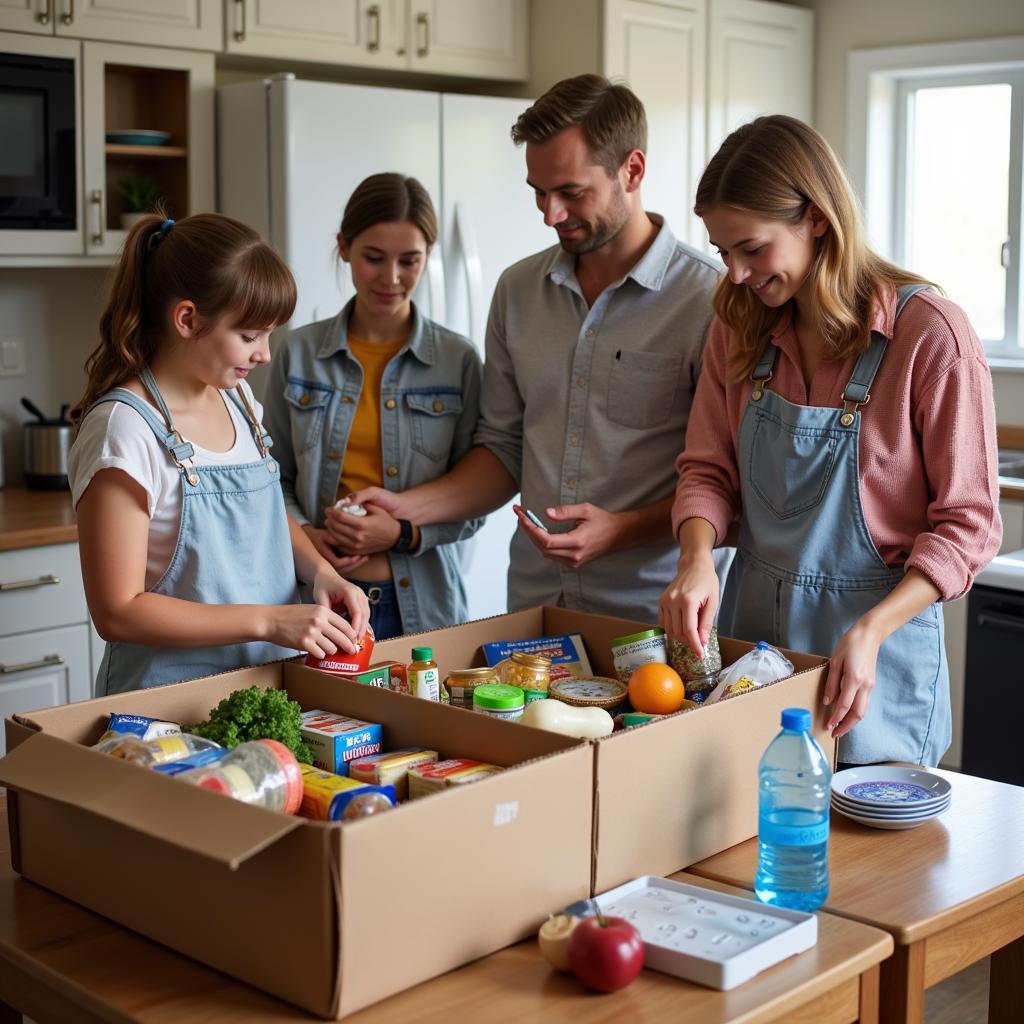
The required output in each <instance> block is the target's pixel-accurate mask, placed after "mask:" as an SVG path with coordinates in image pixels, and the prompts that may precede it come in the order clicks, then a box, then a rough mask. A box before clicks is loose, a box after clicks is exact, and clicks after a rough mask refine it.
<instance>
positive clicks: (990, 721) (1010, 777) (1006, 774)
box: [961, 548, 1024, 786]
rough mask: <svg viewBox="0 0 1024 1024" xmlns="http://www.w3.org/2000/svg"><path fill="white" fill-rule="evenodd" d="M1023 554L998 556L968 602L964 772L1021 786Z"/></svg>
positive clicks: (981, 575)
mask: <svg viewBox="0 0 1024 1024" xmlns="http://www.w3.org/2000/svg"><path fill="white" fill-rule="evenodd" d="M1022 712H1024V548H1022V549H1021V550H1020V551H1014V552H1011V553H1009V554H1005V555H998V556H997V557H996V558H994V559H993V560H992V563H991V564H990V565H989V566H988V567H987V568H985V569H984V570H982V572H980V573H978V575H977V577H976V578H975V581H974V587H973V588H972V589H971V592H970V594H969V596H968V598H967V666H966V673H965V676H964V734H963V751H962V754H961V762H962V765H961V767H962V770H963V771H964V772H965V773H966V774H968V775H979V776H981V777H982V778H985V779H994V780H996V781H997V782H1009V783H1012V784H1013V785H1015V786H1024V755H1022V754H1021V747H1022V742H1021V740H1022V733H1024V726H1022V721H1024V714H1022Z"/></svg>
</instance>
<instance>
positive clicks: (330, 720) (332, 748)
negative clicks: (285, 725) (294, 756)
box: [301, 680, 384, 775]
mask: <svg viewBox="0 0 1024 1024" xmlns="http://www.w3.org/2000/svg"><path fill="white" fill-rule="evenodd" d="M354 681H355V680H353V682H354ZM301 734H302V742H303V743H305V744H306V746H307V747H309V749H310V751H311V752H312V754H313V764H314V765H316V767H317V768H320V769H321V770H322V771H325V772H333V773H334V774H335V775H348V763H349V761H353V760H355V759H356V758H357V757H364V756H365V755H367V754H379V753H380V751H381V743H382V741H383V734H384V730H383V729H382V728H381V726H380V724H379V723H378V722H358V721H356V720H355V719H352V718H346V717H345V716H344V715H337V714H335V713H334V712H333V711H327V710H324V709H321V708H315V709H314V708H311V709H310V710H308V711H303V712H302V729H301Z"/></svg>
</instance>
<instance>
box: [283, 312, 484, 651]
mask: <svg viewBox="0 0 1024 1024" xmlns="http://www.w3.org/2000/svg"><path fill="white" fill-rule="evenodd" d="M352 301H354V300H352ZM351 311H352V302H351V301H350V302H349V303H348V304H347V305H346V306H345V308H344V309H342V311H341V312H340V313H339V314H338V315H337V316H336V317H334V318H333V319H331V320H321V321H319V322H317V323H314V324H308V325H307V326H305V327H300V328H299V329H298V330H297V331H294V332H293V333H292V334H290V335H289V336H288V337H287V338H285V339H284V341H283V342H282V343H281V346H280V348H279V349H278V350H277V352H276V353H275V355H274V358H273V361H272V363H271V367H270V381H269V383H268V385H267V391H266V395H265V396H264V400H263V401H264V409H263V421H264V424H265V425H266V427H267V429H268V430H269V431H270V433H271V435H272V436H273V438H274V455H275V456H276V457H277V459H278V462H279V463H280V466H281V484H282V486H283V488H284V497H285V505H286V507H287V509H288V512H289V513H290V514H291V515H292V516H294V517H295V519H296V520H297V521H298V522H299V523H302V524H305V523H312V524H313V525H314V526H316V527H318V528H322V527H323V525H324V509H325V508H326V507H327V506H328V505H331V504H333V503H334V500H335V496H336V495H337V491H338V482H339V480H340V479H341V470H342V463H343V461H344V458H345V449H346V447H347V445H348V438H349V432H350V431H351V429H352V421H353V420H354V418H355V410H356V404H357V402H358V400H359V392H360V390H361V389H362V386H363V368H362V366H360V364H359V361H358V360H357V359H356V358H355V357H354V356H353V355H352V353H351V350H350V349H349V346H348V320H349V316H350V314H351ZM480 378H481V363H480V357H479V355H477V352H476V349H475V348H474V347H473V346H472V344H471V343H470V342H469V341H467V340H466V339H465V338H463V337H461V336H460V335H458V334H453V333H452V332H451V331H448V330H446V329H445V328H443V327H441V326H439V325H438V324H435V323H433V321H431V320H428V319H426V318H425V317H424V316H422V315H421V314H420V312H419V310H418V309H416V307H415V305H413V329H412V334H411V335H410V337H409V341H408V342H407V343H406V344H405V345H404V346H403V347H402V348H401V349H400V350H399V352H398V354H397V355H396V356H395V357H394V358H393V359H392V360H391V361H390V362H389V363H388V365H387V367H386V368H385V370H384V378H383V381H382V384H381V396H380V397H381V405H380V407H381V443H382V454H383V458H384V465H383V467H382V471H383V472H382V479H383V486H384V487H386V488H387V489H388V490H392V491H404V490H407V489H408V488H410V487H415V486H416V485H417V484H422V483H426V482H427V481H428V480H433V479H434V478H435V477H439V476H441V475H442V474H444V473H446V472H447V471H448V470H449V469H450V468H451V467H452V466H454V465H455V463H456V462H458V461H459V459H460V458H462V456H463V455H465V454H466V452H467V451H469V449H470V447H471V443H472V438H473V431H474V429H475V427H476V420H477V411H478V406H479V401H480ZM482 524H483V520H482V519H473V520H470V521H468V522H462V523H442V524H438V525H433V526H422V527H420V545H419V547H418V548H417V550H416V551H415V552H412V553H410V554H401V555H400V554H395V553H394V552H389V553H388V557H389V559H390V560H391V570H392V573H393V574H394V580H395V592H396V593H397V595H398V602H399V607H400V608H401V613H402V628H403V630H404V632H406V633H415V632H418V631H420V630H426V629H436V628H438V627H440V626H448V625H451V624H452V623H456V622H463V621H465V618H466V614H467V611H466V594H465V590H464V588H463V585H462V571H461V558H460V550H459V546H458V545H457V544H455V543H454V542H455V541H459V540H463V539H465V538H466V537H469V536H471V535H472V534H473V533H475V532H476V531H477V530H478V529H479V528H480V526H481V525H482Z"/></svg>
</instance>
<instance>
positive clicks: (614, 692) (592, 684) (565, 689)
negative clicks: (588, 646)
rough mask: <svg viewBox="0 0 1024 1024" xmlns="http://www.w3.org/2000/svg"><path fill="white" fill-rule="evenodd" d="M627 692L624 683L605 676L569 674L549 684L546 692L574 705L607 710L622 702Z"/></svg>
mask: <svg viewBox="0 0 1024 1024" xmlns="http://www.w3.org/2000/svg"><path fill="white" fill-rule="evenodd" d="M628 693H629V690H628V688H627V687H626V685H625V683H620V682H619V681H618V679H609V678H608V677H607V676H569V677H568V678H567V679H559V680H557V681H556V682H553V683H552V684H551V687H550V689H549V690H548V694H549V696H551V697H554V698H555V699H556V700H560V701H562V702H563V703H564V704H571V705H573V706H574V707H578V708H583V707H599V708H604V709H605V710H607V709H608V708H613V707H616V706H618V705H619V704H622V703H623V702H624V701H625V699H626V697H627V695H628Z"/></svg>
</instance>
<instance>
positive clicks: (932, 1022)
mask: <svg viewBox="0 0 1024 1024" xmlns="http://www.w3.org/2000/svg"><path fill="white" fill-rule="evenodd" d="M924 1019H925V1024H986V1022H987V1021H988V958H987V957H986V958H985V959H984V960H979V961H978V962H977V963H976V964H973V965H972V966H970V967H968V968H967V969H966V970H963V971H961V972H960V973H959V974H954V975H953V977H952V978H947V979H946V980H945V981H942V982H940V983H939V984H938V985H933V986H932V987H931V988H930V989H928V991H927V992H926V993H925V1007H924Z"/></svg>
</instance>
